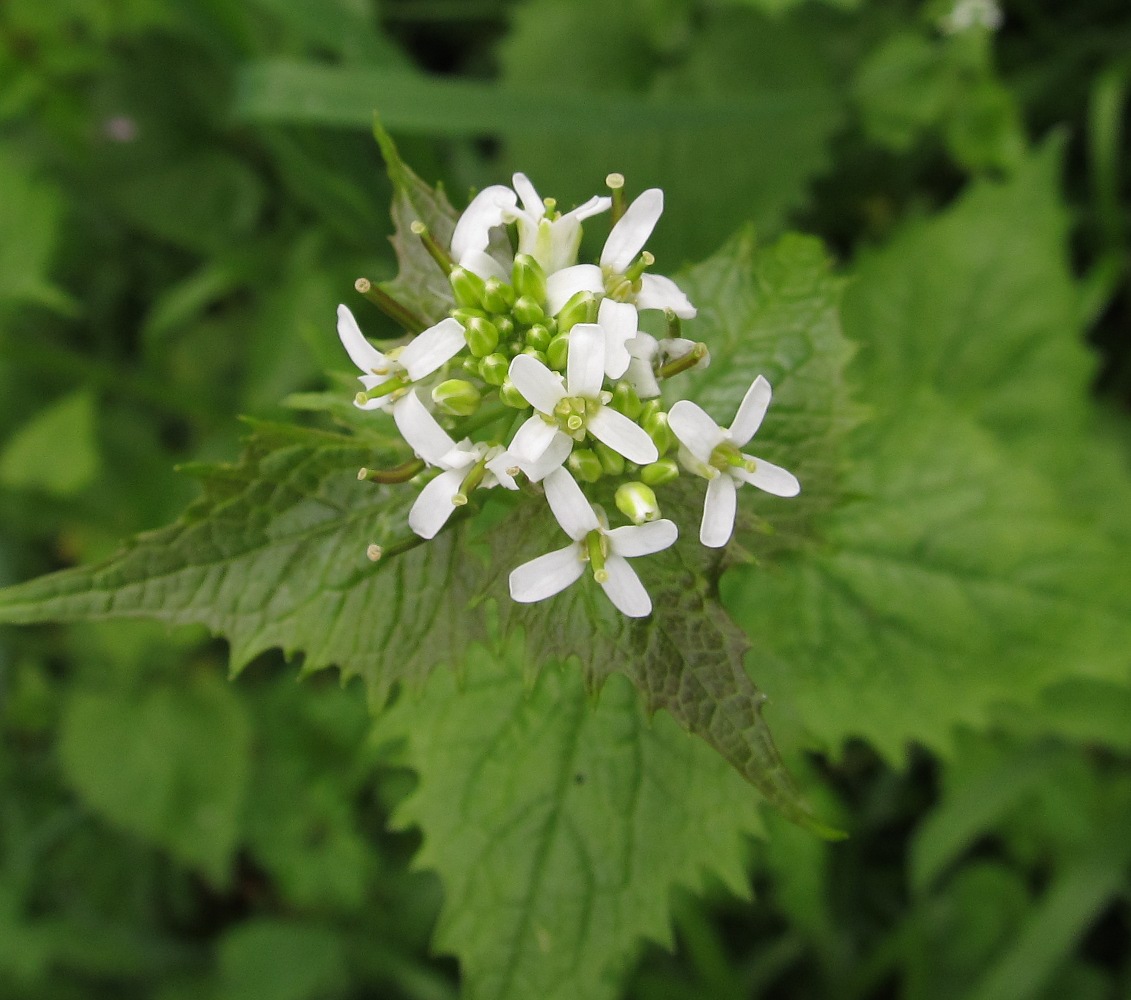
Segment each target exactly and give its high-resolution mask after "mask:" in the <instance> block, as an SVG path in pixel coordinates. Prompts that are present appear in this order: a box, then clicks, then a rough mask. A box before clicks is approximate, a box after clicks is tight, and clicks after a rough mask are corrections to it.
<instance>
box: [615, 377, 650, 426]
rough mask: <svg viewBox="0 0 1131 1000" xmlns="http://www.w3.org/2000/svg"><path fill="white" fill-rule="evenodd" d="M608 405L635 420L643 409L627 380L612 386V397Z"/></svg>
mask: <svg viewBox="0 0 1131 1000" xmlns="http://www.w3.org/2000/svg"><path fill="white" fill-rule="evenodd" d="M609 405H610V406H612V408H613V409H614V410H616V411H618V412H619V413H623V414H624V415H625V416H626V417H628V419H629V420H635V419H636V418H637V417H639V416H640V411H641V410H643V409H644V404H643V403H641V402H640V397H639V396H638V395H636V390H635V389H634V388H632V386H631V385H630V384H629V383H628V382H618V383H617V384H616V385H615V386H614V387H613V398H612V399H611V400H610V402H609Z"/></svg>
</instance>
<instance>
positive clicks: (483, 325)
mask: <svg viewBox="0 0 1131 1000" xmlns="http://www.w3.org/2000/svg"><path fill="white" fill-rule="evenodd" d="M464 329H465V330H466V331H467V346H468V347H469V348H470V350H471V353H472V354H474V355H475V356H476V357H477V358H485V357H487V355H488V354H494V353H495V348H496V347H498V346H499V331H498V329H496V327H495V324H494V323H492V322H491V321H490V320H489V319H480V318H479V317H478V316H472V317H471V319H469V320H468V321H467V323H466V324H465V326H464Z"/></svg>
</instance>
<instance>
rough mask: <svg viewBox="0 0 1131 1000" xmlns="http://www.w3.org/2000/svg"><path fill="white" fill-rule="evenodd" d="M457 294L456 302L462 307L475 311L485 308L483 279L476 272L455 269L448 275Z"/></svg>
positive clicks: (460, 268)
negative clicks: (468, 307)
mask: <svg viewBox="0 0 1131 1000" xmlns="http://www.w3.org/2000/svg"><path fill="white" fill-rule="evenodd" d="M448 280H449V281H450V282H451V283H452V291H453V292H454V293H455V297H456V302H458V303H459V304H460V305H461V306H470V307H471V308H473V309H482V308H483V292H484V290H485V288H484V284H483V279H482V278H481V277H479V275H478V274H476V273H475V272H474V271H469V270H468V269H467V268H466V267H453V268H452V273H451V274H449V275H448Z"/></svg>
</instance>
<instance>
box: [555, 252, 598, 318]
mask: <svg viewBox="0 0 1131 1000" xmlns="http://www.w3.org/2000/svg"><path fill="white" fill-rule="evenodd" d="M604 290H605V279H604V277H602V275H601V269H600V268H599V267H598V266H597V265H596V264H574V266H573V267H563V268H562V269H561V270H560V271H555V272H554V273H553V274H551V275H550V276H549V277H547V278H546V308H547V309H549V311H550V315H551V316H557V314H558V313H559V312H561V309H562V306H564V305H565V304H566V303H567V302H568V301H569V300H570V299H572V298H573V297H574V296H575V295H576V294H577V293H578V292H592V293H593V294H594V295H600V294H601V293H602V292H603V291H604Z"/></svg>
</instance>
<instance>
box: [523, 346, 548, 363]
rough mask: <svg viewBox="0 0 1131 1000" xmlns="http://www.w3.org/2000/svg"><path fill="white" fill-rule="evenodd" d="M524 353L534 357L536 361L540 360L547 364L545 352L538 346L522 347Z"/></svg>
mask: <svg viewBox="0 0 1131 1000" xmlns="http://www.w3.org/2000/svg"><path fill="white" fill-rule="evenodd" d="M522 353H523V354H528V355H530V357H532V358H533V359H534V360H535V361H538V362H540V363H541V364H546V354H545V352H543V351H540V350H538V348H537V347H524V348H523V349H522Z"/></svg>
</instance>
